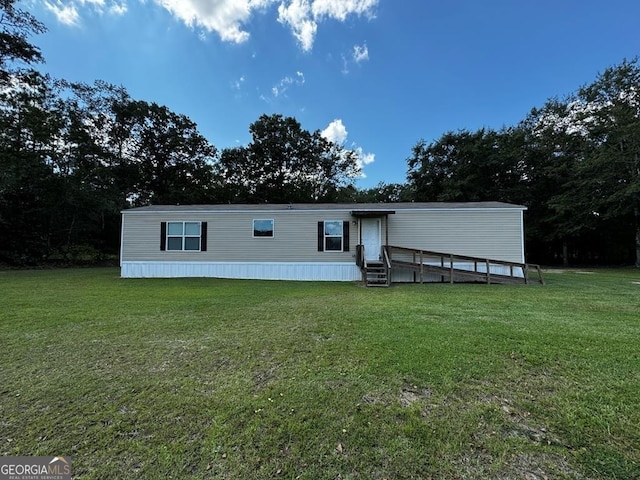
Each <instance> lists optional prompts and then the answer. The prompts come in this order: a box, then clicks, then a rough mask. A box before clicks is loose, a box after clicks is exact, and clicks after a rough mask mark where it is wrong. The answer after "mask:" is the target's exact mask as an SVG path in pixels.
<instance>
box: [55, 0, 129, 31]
mask: <svg viewBox="0 0 640 480" xmlns="http://www.w3.org/2000/svg"><path fill="white" fill-rule="evenodd" d="M43 3H44V6H45V8H47V9H48V10H49V11H51V12H52V13H53V14H54V15H55V16H56V19H57V20H58V21H59V22H60V23H62V24H64V25H69V26H77V25H79V24H80V21H81V17H80V9H81V8H82V9H87V10H89V11H92V12H95V13H97V14H99V15H102V14H104V13H105V11H106V12H107V13H110V14H112V15H124V14H125V13H127V11H128V7H127V4H126V3H125V2H124V1H112V2H111V3H110V4H109V5H108V6H107V5H106V2H105V0H71V1H67V2H63V1H62V0H45V1H44V2H43Z"/></svg>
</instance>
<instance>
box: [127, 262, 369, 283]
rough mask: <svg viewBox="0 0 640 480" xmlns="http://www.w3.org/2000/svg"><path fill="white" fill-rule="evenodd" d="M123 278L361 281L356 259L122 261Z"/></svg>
mask: <svg viewBox="0 0 640 480" xmlns="http://www.w3.org/2000/svg"><path fill="white" fill-rule="evenodd" d="M121 276H122V277H123V278H184V277H214V278H242V279H255V280H302V281H333V282H335V281H344V282H351V281H359V280H362V274H361V273H360V269H359V268H358V267H357V266H356V265H355V264H353V263H276V262H265V263H250V262H122V265H121Z"/></svg>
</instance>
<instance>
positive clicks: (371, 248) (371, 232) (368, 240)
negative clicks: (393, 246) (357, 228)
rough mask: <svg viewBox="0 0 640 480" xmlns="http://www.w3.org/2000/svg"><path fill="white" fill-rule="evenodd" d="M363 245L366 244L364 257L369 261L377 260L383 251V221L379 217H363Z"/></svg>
mask: <svg viewBox="0 0 640 480" xmlns="http://www.w3.org/2000/svg"><path fill="white" fill-rule="evenodd" d="M360 222H361V224H360V225H361V228H362V245H364V258H365V260H367V261H374V262H377V261H378V260H380V255H381V253H382V242H381V241H380V240H381V237H382V235H381V228H380V226H381V222H380V219H379V218H362V219H361V220H360Z"/></svg>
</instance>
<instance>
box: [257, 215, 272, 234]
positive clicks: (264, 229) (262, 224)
mask: <svg viewBox="0 0 640 480" xmlns="http://www.w3.org/2000/svg"><path fill="white" fill-rule="evenodd" d="M253 236H254V237H270V238H273V219H268V220H254V221H253Z"/></svg>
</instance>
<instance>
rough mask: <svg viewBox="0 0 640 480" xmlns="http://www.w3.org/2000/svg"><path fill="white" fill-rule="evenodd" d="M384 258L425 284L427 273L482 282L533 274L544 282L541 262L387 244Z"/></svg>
mask: <svg viewBox="0 0 640 480" xmlns="http://www.w3.org/2000/svg"><path fill="white" fill-rule="evenodd" d="M383 251H384V253H385V258H387V259H388V260H389V264H390V267H391V268H401V269H409V270H412V271H413V277H414V282H417V281H419V282H420V283H424V277H425V274H431V275H436V276H440V281H441V282H445V281H446V280H447V279H448V280H449V282H450V283H454V282H455V281H462V280H465V281H482V282H486V283H529V282H530V273H531V272H532V271H535V272H536V273H537V279H536V281H537V282H539V283H542V284H544V279H543V277H542V271H541V269H540V266H539V265H535V264H529V263H519V262H509V261H505V260H495V259H488V258H481V257H473V256H468V255H457V254H453V253H445V252H435V251H430V250H420V249H414V248H407V247H398V246H393V245H386V246H385V247H384V248H383Z"/></svg>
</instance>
